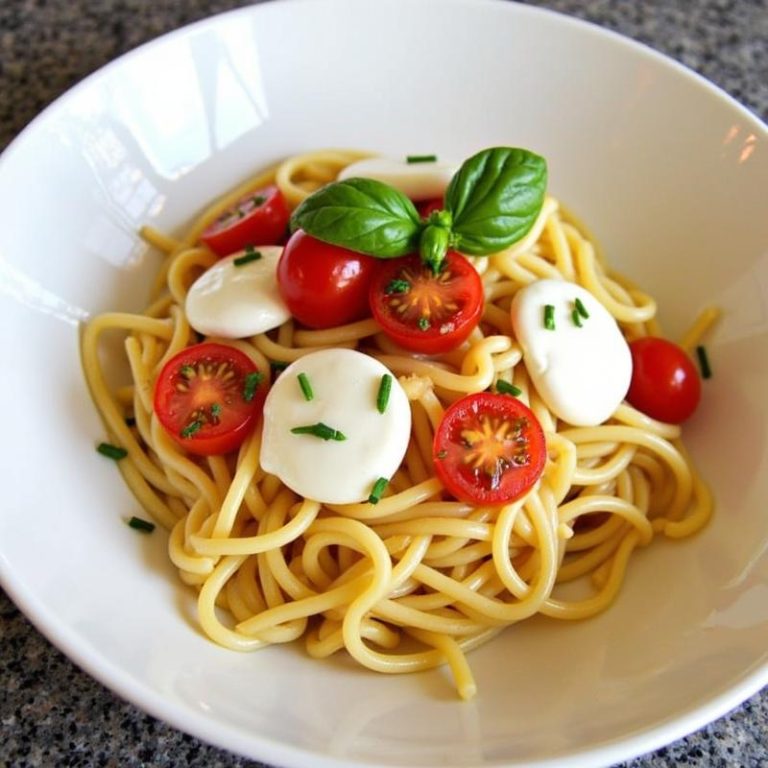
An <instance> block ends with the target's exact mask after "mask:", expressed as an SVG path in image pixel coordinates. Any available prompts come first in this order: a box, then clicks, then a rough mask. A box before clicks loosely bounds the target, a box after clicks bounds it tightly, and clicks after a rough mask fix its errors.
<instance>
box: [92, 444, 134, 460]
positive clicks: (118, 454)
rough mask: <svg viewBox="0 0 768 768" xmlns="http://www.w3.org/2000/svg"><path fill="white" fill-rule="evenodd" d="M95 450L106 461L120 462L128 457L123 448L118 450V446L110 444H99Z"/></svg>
mask: <svg viewBox="0 0 768 768" xmlns="http://www.w3.org/2000/svg"><path fill="white" fill-rule="evenodd" d="M96 450H97V451H98V452H99V453H100V454H101V455H102V456H106V457H107V458H108V459H114V460H115V461H120V459H124V458H125V457H126V456H127V455H128V451H126V450H125V448H120V446H118V445H112V444H111V443H99V444H98V446H97V447H96Z"/></svg>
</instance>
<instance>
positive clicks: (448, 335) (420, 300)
mask: <svg viewBox="0 0 768 768" xmlns="http://www.w3.org/2000/svg"><path fill="white" fill-rule="evenodd" d="M370 302H371V310H372V311H373V316H374V317H375V318H376V320H377V321H378V323H379V325H381V327H382V329H383V330H384V333H386V334H387V336H389V337H390V338H391V339H392V340H393V341H395V342H397V343H398V344H399V345H400V346H401V347H404V348H405V349H410V350H412V351H413V352H422V353H424V354H426V355H438V354H440V353H441V352H447V351H448V350H451V349H455V348H456V347H458V346H459V344H461V343H462V342H463V341H465V340H466V338H467V336H469V334H470V333H472V330H473V329H474V328H475V326H476V325H477V324H478V322H480V316H481V315H482V314H483V283H482V281H481V280H480V275H478V274H477V270H476V269H475V268H474V267H473V266H472V264H470V263H469V261H467V259H465V258H464V257H463V256H462V255H461V254H458V253H454V252H453V251H449V252H448V253H447V254H446V257H445V261H444V262H443V266H442V269H441V270H440V272H439V273H438V274H437V275H436V274H434V272H433V271H432V270H431V269H430V268H429V267H428V266H426V265H425V264H423V263H422V261H421V259H420V258H419V256H416V255H413V256H404V257H403V258H401V259H391V260H388V261H382V262H381V263H380V264H379V267H378V269H377V271H376V275H375V276H374V278H373V282H372V283H371V292H370Z"/></svg>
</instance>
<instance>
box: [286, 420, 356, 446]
mask: <svg viewBox="0 0 768 768" xmlns="http://www.w3.org/2000/svg"><path fill="white" fill-rule="evenodd" d="M291 432H292V433H293V434H294V435H312V436H314V437H319V438H320V439H322V440H339V441H341V440H346V439H347V437H346V435H344V434H342V433H341V432H339V430H338V429H334V428H333V427H329V426H328V425H327V424H323V423H322V422H321V421H318V422H317V424H307V425H306V426H304V427H294V428H293V429H292V430H291Z"/></svg>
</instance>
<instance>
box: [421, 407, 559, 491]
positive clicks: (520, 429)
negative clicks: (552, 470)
mask: <svg viewBox="0 0 768 768" xmlns="http://www.w3.org/2000/svg"><path fill="white" fill-rule="evenodd" d="M432 452H433V453H432V455H433V459H434V463H435V472H436V474H437V476H438V478H439V479H440V482H442V483H443V485H444V486H445V487H446V489H447V490H448V491H449V492H450V493H451V494H453V495H454V496H455V497H456V498H457V499H459V500H460V501H466V502H469V503H471V504H506V503H507V502H509V501H514V500H515V499H517V498H519V497H520V496H522V495H523V494H524V493H525V492H526V491H527V490H528V489H529V488H531V486H533V484H534V483H535V482H536V481H537V480H538V479H539V477H541V473H542V472H543V471H544V464H545V462H546V460H547V446H546V442H545V440H544V432H543V430H542V428H541V424H539V421H538V419H537V418H536V416H534V414H533V412H532V411H531V410H530V408H528V407H527V406H526V405H525V404H524V403H521V402H520V401H519V400H518V399H517V398H516V397H512V396H511V395H499V394H496V393H493V392H477V393H475V394H472V395H467V396H466V397H462V398H461V399H460V400H457V401H456V402H454V403H453V404H452V405H451V406H450V407H449V408H448V410H446V412H445V414H444V415H443V419H442V421H441V422H440V425H439V426H438V428H437V431H436V432H435V439H434V443H433V448H432Z"/></svg>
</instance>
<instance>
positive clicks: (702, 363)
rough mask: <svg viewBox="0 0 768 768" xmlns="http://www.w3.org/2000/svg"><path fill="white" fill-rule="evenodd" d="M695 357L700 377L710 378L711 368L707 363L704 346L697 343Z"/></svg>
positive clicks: (707, 358) (707, 357)
mask: <svg viewBox="0 0 768 768" xmlns="http://www.w3.org/2000/svg"><path fill="white" fill-rule="evenodd" d="M696 357H698V359H699V368H700V369H701V378H702V379H711V378H712V368H711V367H710V365H709V356H708V355H707V349H706V347H703V346H701V345H699V346H698V347H696Z"/></svg>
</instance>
